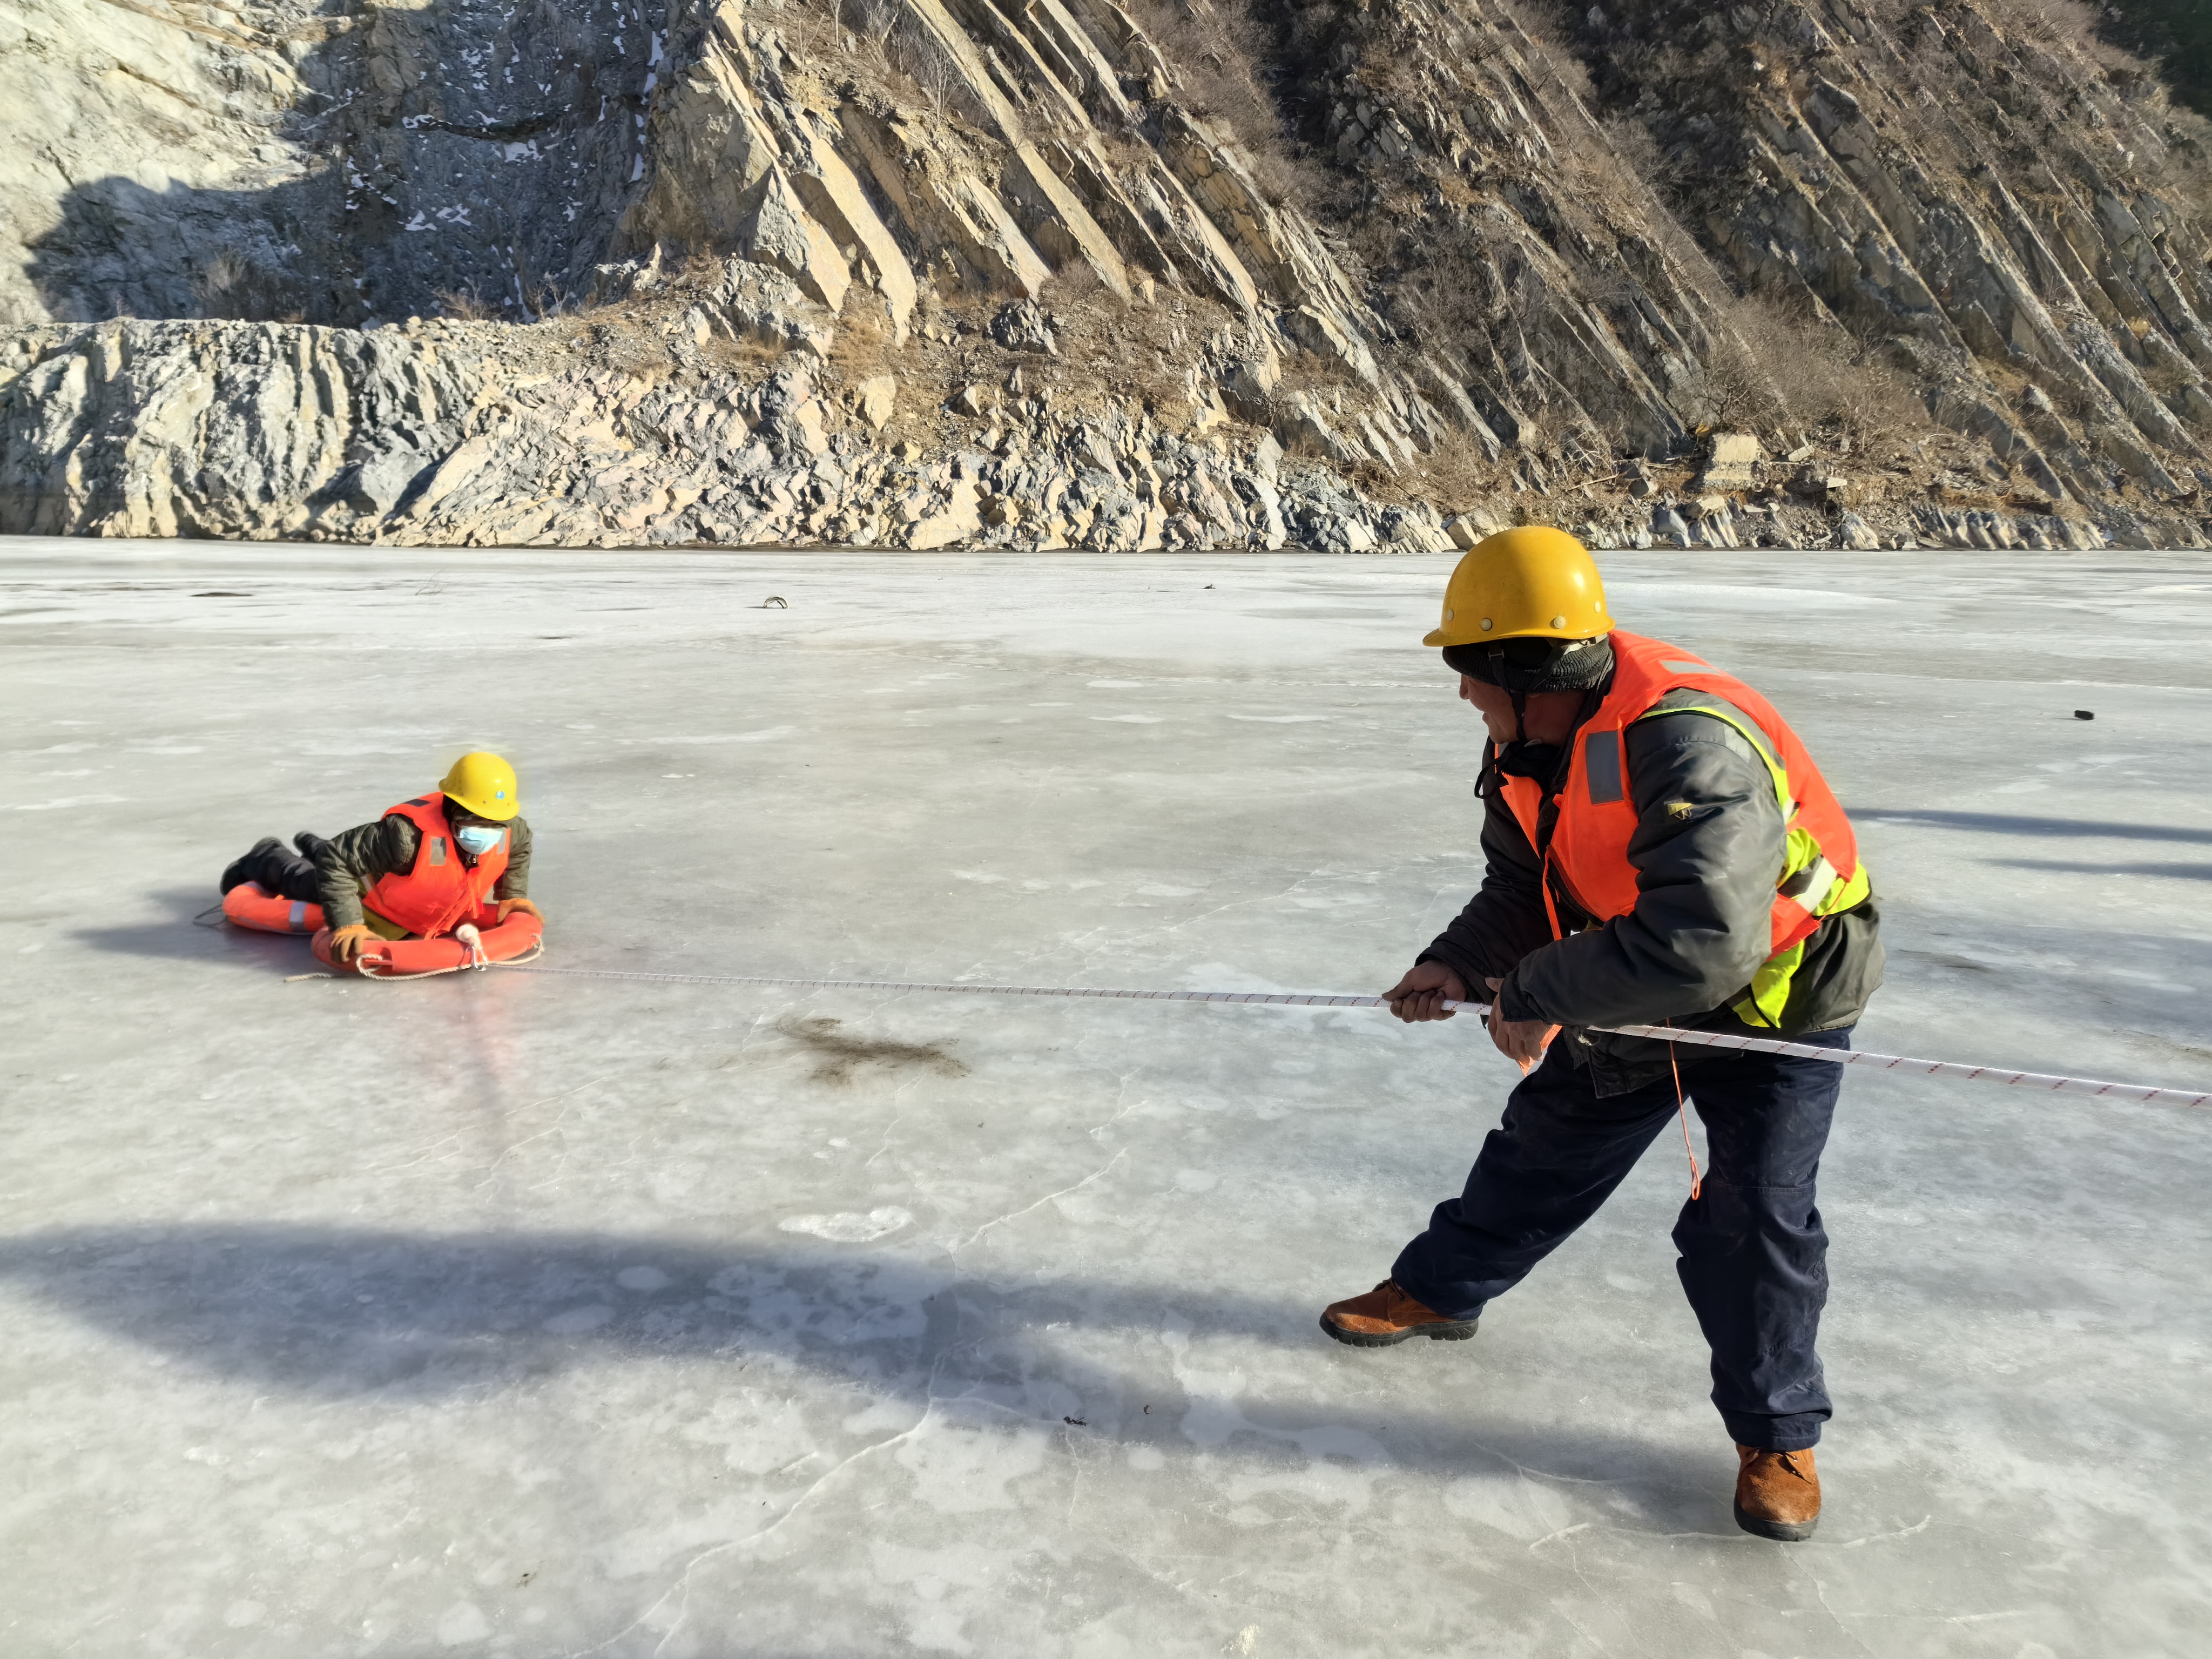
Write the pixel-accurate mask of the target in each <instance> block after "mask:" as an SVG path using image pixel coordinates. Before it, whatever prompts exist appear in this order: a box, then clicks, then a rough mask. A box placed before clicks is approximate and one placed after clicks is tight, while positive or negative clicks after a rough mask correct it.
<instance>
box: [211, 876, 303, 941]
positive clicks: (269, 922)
mask: <svg viewBox="0 0 2212 1659" xmlns="http://www.w3.org/2000/svg"><path fill="white" fill-rule="evenodd" d="M222 914H223V919H224V920H225V921H228V922H229V923H230V924H231V925H232V926H234V927H252V928H256V929H258V930H259V931H260V932H262V933H313V932H315V931H316V929H318V928H319V927H321V926H322V925H323V907H322V906H321V905H319V904H313V903H310V902H308V901H307V900H305V899H288V898H279V897H277V896H276V894H274V893H272V892H270V890H268V889H267V888H265V887H264V886H263V885H262V884H260V883H259V882H258V881H248V882H242V883H240V884H239V885H238V886H236V887H234V888H232V889H231V890H229V891H228V893H225V894H224V895H223V896H222Z"/></svg>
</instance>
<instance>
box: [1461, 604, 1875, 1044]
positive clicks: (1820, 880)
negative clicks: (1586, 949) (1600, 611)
mask: <svg viewBox="0 0 2212 1659" xmlns="http://www.w3.org/2000/svg"><path fill="white" fill-rule="evenodd" d="M1612 641H1613V660H1614V663H1615V668H1614V670H1613V689H1612V690H1610V691H1608V692H1607V694H1606V696H1605V700H1604V702H1601V703H1600V704H1599V705H1598V708H1597V712H1596V713H1595V714H1593V715H1591V716H1590V718H1589V720H1588V721H1586V722H1585V723H1584V724H1583V726H1582V728H1581V730H1580V731H1578V732H1577V733H1576V734H1575V739H1574V753H1573V757H1572V759H1571V762H1570V763H1569V767H1568V771H1567V778H1566V784H1565V788H1564V789H1563V790H1562V791H1561V793H1560V794H1559V797H1558V800H1559V816H1558V818H1557V819H1556V821H1555V822H1554V823H1553V829H1552V837H1551V841H1550V842H1549V844H1548V845H1547V843H1546V842H1544V841H1543V840H1542V839H1541V837H1540V836H1539V834H1538V816H1539V814H1540V813H1541V811H1542V808H1543V804H1544V795H1543V786H1542V785H1541V784H1539V783H1538V782H1537V781H1535V780H1534V778H1515V777H1509V778H1504V779H1503V780H1502V781H1501V784H1500V790H1501V793H1503V794H1504V798H1505V803H1506V805H1508V806H1510V808H1511V809H1512V811H1513V816H1514V817H1515V819H1516V821H1517V822H1518V823H1520V825H1521V829H1522V833H1523V834H1524V835H1526V836H1528V844H1529V846H1531V847H1532V848H1535V849H1536V850H1537V852H1538V853H1539V854H1540V855H1541V858H1542V860H1543V866H1544V882H1543V890H1544V909H1545V912H1546V914H1547V915H1548V916H1549V918H1550V920H1551V924H1552V937H1553V939H1558V938H1559V937H1560V936H1561V933H1560V927H1559V908H1558V906H1557V904H1556V903H1555V902H1553V892H1552V880H1553V878H1554V877H1555V876H1556V878H1558V880H1559V884H1560V886H1561V888H1562V889H1564V890H1565V892H1566V894H1567V895H1568V896H1569V897H1571V898H1572V899H1573V900H1574V902H1576V903H1577V905H1579V906H1581V908H1582V909H1583V912H1584V913H1585V914H1586V915H1589V916H1590V917H1591V918H1592V919H1593V920H1594V921H1595V922H1596V923H1597V924H1598V925H1600V926H1602V925H1603V924H1605V923H1606V922H1607V921H1612V920H1613V918H1614V917H1616V916H1625V915H1627V914H1628V913H1629V912H1630V911H1632V910H1633V909H1634V908H1636V897H1637V885H1636V866H1634V865H1632V864H1631V863H1630V862H1629V861H1628V843H1629V839H1630V837H1632V836H1633V835H1634V834H1635V833H1636V827H1637V815H1636V804H1635V802H1634V801H1633V800H1632V799H1630V798H1629V789H1628V776H1627V769H1626V757H1625V755H1624V753H1623V744H1624V742H1625V738H1624V733H1625V732H1626V729H1627V728H1628V727H1629V726H1632V725H1634V724H1635V723H1636V722H1637V721H1638V720H1642V719H1644V717H1645V716H1646V715H1647V714H1655V713H1665V714H1674V713H1690V714H1705V715H1708V716H1710V717H1711V718H1713V719H1716V720H1722V721H1723V722H1724V723H1726V724H1727V725H1729V726H1731V727H1733V728H1735V730H1736V731H1737V732H1740V733H1741V735H1742V736H1743V738H1745V740H1746V741H1747V742H1748V743H1749V744H1751V746H1752V749H1753V751H1754V752H1756V753H1757V754H1758V756H1759V758H1760V760H1762V761H1763V762H1765V765H1766V769H1767V771H1768V773H1769V775H1771V778H1772V780H1773V783H1774V790H1775V800H1776V803H1777V805H1778V806H1779V807H1780V808H1781V811H1782V821H1783V823H1784V824H1785V825H1787V826H1788V829H1789V841H1788V847H1787V850H1786V852H1785V854H1784V859H1783V865H1782V868H1781V869H1779V870H1778V871H1777V872H1775V893H1774V903H1773V906H1772V908H1771V910H1770V911H1769V913H1768V926H1769V930H1770V937H1769V945H1768V949H1769V955H1768V957H1767V960H1766V962H1765V963H1764V964H1763V965H1762V966H1761V967H1760V968H1759V972H1758V974H1757V975H1754V976H1753V981H1752V983H1751V987H1750V992H1749V994H1747V996H1745V997H1744V998H1743V999H1742V1000H1741V1001H1739V1002H1737V1003H1736V1004H1735V1013H1736V1014H1737V1016H1738V1017H1739V1018H1742V1019H1744V1020H1746V1021H1747V1022H1748V1023H1750V1024H1755V1025H1776V1024H1780V1022H1781V1016H1782V1009H1783V1006H1784V1003H1786V1002H1787V1001H1788V1000H1789V991H1790V977H1791V976H1792V975H1794V974H1795V973H1796V969H1797V966H1798V963H1800V962H1801V961H1802V958H1803V954H1804V947H1805V941H1806V940H1807V939H1810V938H1811V937H1812V936H1813V933H1814V931H1815V930H1816V929H1817V928H1818V927H1820V921H1821V919H1822V918H1823V917H1825V916H1830V915H1836V914H1838V913H1839V912H1841V911H1844V910H1848V909H1850V908H1851V907H1852V906H1853V905H1856V904H1858V903H1860V902H1863V901H1864V899H1865V898H1866V896H1867V895H1868V893H1869V891H1870V890H1871V889H1870V884H1869V880H1868V877H1867V872H1866V871H1865V870H1864V868H1863V867H1862V866H1861V865H1860V863H1859V856H1858V841H1857V837H1856V836H1854V835H1853V834H1852V833H1851V825H1850V819H1849V818H1848V817H1845V816H1844V809H1843V806H1842V805H1841V804H1840V803H1839V802H1838V800H1837V799H1836V797H1835V794H1834V793H1833V792H1832V791H1831V790H1830V789H1829V787H1828V785H1827V782H1826V780H1825V779H1823V778H1822V777H1821V775H1820V769H1819V768H1818V767H1816V766H1814V764H1813V757H1812V756H1811V755H1810V754H1809V753H1808V752H1807V750H1806V748H1805V745H1804V744H1802V743H1801V742H1800V741H1798V738H1797V734H1796V732H1792V731H1791V730H1790V726H1789V723H1788V722H1787V721H1785V720H1784V719H1783V718H1782V716H1781V715H1779V714H1776V713H1775V712H1774V708H1773V706H1772V705H1771V703H1769V702H1767V701H1766V699H1765V698H1764V697H1762V696H1759V693H1758V692H1756V691H1754V690H1752V689H1751V688H1750V687H1749V686H1747V685H1746V684H1744V683H1743V682H1742V681H1741V680H1739V679H1736V678H1734V677H1733V676H1731V675H1728V674H1723V673H1722V672H1721V671H1719V670H1717V669H1716V668H1714V667H1712V666H1711V665H1709V664H1707V663H1705V662H1703V661H1701V660H1700V659H1699V658H1698V657H1697V656H1695V655H1694V654H1692V653H1690V652H1687V651H1685V650H1682V649H1681V648H1680V647H1677V646H1672V645H1668V644H1666V643H1664V642H1663V641H1659V640H1650V639H1645V638H1644V636H1643V635H1640V634H1630V633H1626V632H1622V631H1619V630H1616V631H1615V632H1614V633H1613V635H1612ZM1680 690H1688V691H1695V692H1701V693H1704V694H1705V695H1706V696H1709V697H1711V698H1712V699H1714V700H1715V701H1716V702H1719V703H1725V704H1729V705H1733V711H1732V710H1731V709H1730V708H1723V707H1698V706H1696V705H1691V706H1689V707H1687V708H1677V707H1675V706H1673V705H1670V706H1669V707H1668V708H1666V709H1664V710H1659V709H1655V708H1654V707H1653V705H1654V704H1656V703H1657V702H1659V700H1660V699H1661V698H1662V697H1664V696H1667V695H1668V693H1669V692H1671V691H1680ZM1747 722H1748V723H1747Z"/></svg>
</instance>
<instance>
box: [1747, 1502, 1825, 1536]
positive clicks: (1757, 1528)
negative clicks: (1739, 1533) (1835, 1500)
mask: <svg viewBox="0 0 2212 1659" xmlns="http://www.w3.org/2000/svg"><path fill="white" fill-rule="evenodd" d="M1735 1523H1736V1525H1738V1526H1739V1527H1741V1528H1743V1529H1744V1530H1745V1531H1746V1532H1747V1533H1749V1534H1751V1535H1752V1536H1753V1537H1754V1538H1771V1539H1772V1540H1773V1541H1775V1542H1776V1543H1778V1544H1802V1543H1803V1542H1804V1541H1806V1540H1807V1539H1808V1538H1810V1537H1811V1536H1812V1535H1813V1529H1814V1528H1815V1527H1817V1526H1819V1525H1820V1516H1817V1515H1816V1516H1814V1517H1813V1518H1812V1519H1811V1520H1810V1521H1762V1520H1761V1519H1759V1516H1755V1515H1753V1514H1751V1513H1750V1512H1749V1511H1748V1510H1746V1509H1745V1508H1744V1506H1743V1505H1742V1504H1736V1505H1735Z"/></svg>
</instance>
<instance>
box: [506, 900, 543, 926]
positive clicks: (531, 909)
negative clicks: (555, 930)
mask: <svg viewBox="0 0 2212 1659" xmlns="http://www.w3.org/2000/svg"><path fill="white" fill-rule="evenodd" d="M517 910H520V911H521V912H522V914H523V915H526V916H535V917H537V918H538V921H544V920H545V913H544V911H543V910H541V909H539V908H538V907H537V906H536V905H534V904H532V902H530V901H529V900H528V899H501V901H500V902H499V919H500V920H501V921H506V920H507V917H509V916H510V915H513V914H514V913H515V912H516V911H517Z"/></svg>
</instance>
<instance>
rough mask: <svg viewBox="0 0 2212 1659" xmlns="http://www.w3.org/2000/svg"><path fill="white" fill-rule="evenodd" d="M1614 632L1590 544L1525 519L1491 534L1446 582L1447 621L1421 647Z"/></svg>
mask: <svg viewBox="0 0 2212 1659" xmlns="http://www.w3.org/2000/svg"><path fill="white" fill-rule="evenodd" d="M1612 631H1613V618H1612V617H1610V616H1609V615H1607V612H1606V608H1605V584H1604V583H1603V582H1602V581H1601V580H1598V574H1597V565H1596V564H1595V562H1593V561H1592V560H1591V558H1590V556H1589V549H1588V548H1586V547H1584V546H1583V544H1581V543H1580V542H1578V541H1577V540H1576V539H1575V538H1573V537H1572V536H1570V535H1569V534H1567V532H1565V531H1564V530H1553V529H1552V528H1550V527H1549V526H1546V525H1540V524H1531V525H1523V526H1521V527H1520V528H1519V529H1517V530H1501V531H1499V532H1498V533H1497V534H1496V535H1495V536H1486V537H1485V538H1483V539H1482V540H1481V541H1479V542H1477V543H1476V544H1474V546H1473V547H1472V548H1469V549H1468V554H1467V556H1466V557H1465V558H1463V559H1462V560H1461V561H1460V562H1459V568H1457V569H1455V570H1454V571H1453V572H1452V574H1451V580H1450V581H1449V582H1447V583H1445V584H1444V619H1443V624H1442V625H1441V626H1440V627H1438V628H1437V630H1436V631H1435V632H1434V633H1432V634H1431V635H1429V636H1428V637H1427V638H1426V639H1425V640H1423V641H1421V643H1422V644H1423V645H1474V644H1477V643H1487V642H1489V641H1492V640H1535V639H1541V640H1587V639H1594V638H1595V637H1596V636H1597V635H1600V634H1610V633H1611V632H1612Z"/></svg>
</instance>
